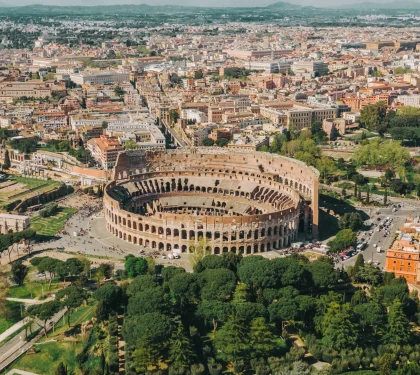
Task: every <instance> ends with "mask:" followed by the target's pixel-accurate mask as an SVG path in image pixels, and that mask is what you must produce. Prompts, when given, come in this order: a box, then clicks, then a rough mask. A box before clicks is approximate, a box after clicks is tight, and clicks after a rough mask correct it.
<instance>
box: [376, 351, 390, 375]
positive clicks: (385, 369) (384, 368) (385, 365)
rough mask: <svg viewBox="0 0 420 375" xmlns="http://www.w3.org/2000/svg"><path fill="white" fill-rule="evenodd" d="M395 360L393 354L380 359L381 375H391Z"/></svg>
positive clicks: (386, 354)
mask: <svg viewBox="0 0 420 375" xmlns="http://www.w3.org/2000/svg"><path fill="white" fill-rule="evenodd" d="M392 363H393V358H392V354H391V353H385V354H384V355H382V356H381V358H379V374H380V375H391V370H392Z"/></svg>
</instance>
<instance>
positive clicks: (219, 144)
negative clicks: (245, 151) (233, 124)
mask: <svg viewBox="0 0 420 375" xmlns="http://www.w3.org/2000/svg"><path fill="white" fill-rule="evenodd" d="M228 143H229V139H226V138H219V139H218V140H217V141H216V146H217V147H226V146H227V145H228Z"/></svg>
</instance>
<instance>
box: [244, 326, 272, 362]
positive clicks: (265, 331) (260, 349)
mask: <svg viewBox="0 0 420 375" xmlns="http://www.w3.org/2000/svg"><path fill="white" fill-rule="evenodd" d="M249 337H250V346H251V348H252V355H253V356H255V357H269V356H270V354H271V353H272V352H273V351H274V349H275V348H276V336H275V335H274V334H273V327H272V326H271V325H270V324H267V323H266V321H265V319H264V318H256V319H254V320H253V321H252V322H251V327H250V332H249Z"/></svg>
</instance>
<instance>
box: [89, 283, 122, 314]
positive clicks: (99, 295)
mask: <svg viewBox="0 0 420 375" xmlns="http://www.w3.org/2000/svg"><path fill="white" fill-rule="evenodd" d="M93 298H95V299H96V300H97V301H100V302H102V303H103V308H104V309H105V310H106V311H105V312H104V314H106V316H108V315H109V314H110V313H111V312H116V311H117V310H118V308H119V307H120V305H121V302H122V291H121V288H120V287H119V286H118V285H115V284H105V285H102V286H101V287H99V288H98V289H96V290H95V292H94V293H93Z"/></svg>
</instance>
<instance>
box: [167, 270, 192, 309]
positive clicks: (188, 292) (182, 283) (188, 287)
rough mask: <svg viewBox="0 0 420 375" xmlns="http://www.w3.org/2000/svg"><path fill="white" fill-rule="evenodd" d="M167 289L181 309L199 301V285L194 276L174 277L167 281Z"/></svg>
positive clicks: (188, 274) (181, 275) (180, 275)
mask: <svg viewBox="0 0 420 375" xmlns="http://www.w3.org/2000/svg"><path fill="white" fill-rule="evenodd" d="M169 288H170V290H171V292H172V294H173V297H174V298H175V300H176V302H177V304H178V305H179V306H180V307H181V308H184V307H186V306H188V305H192V304H195V303H196V302H198V301H199V294H200V285H199V283H198V275H196V274H191V273H184V274H179V275H176V276H175V277H173V278H172V279H171V280H170V281H169Z"/></svg>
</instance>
